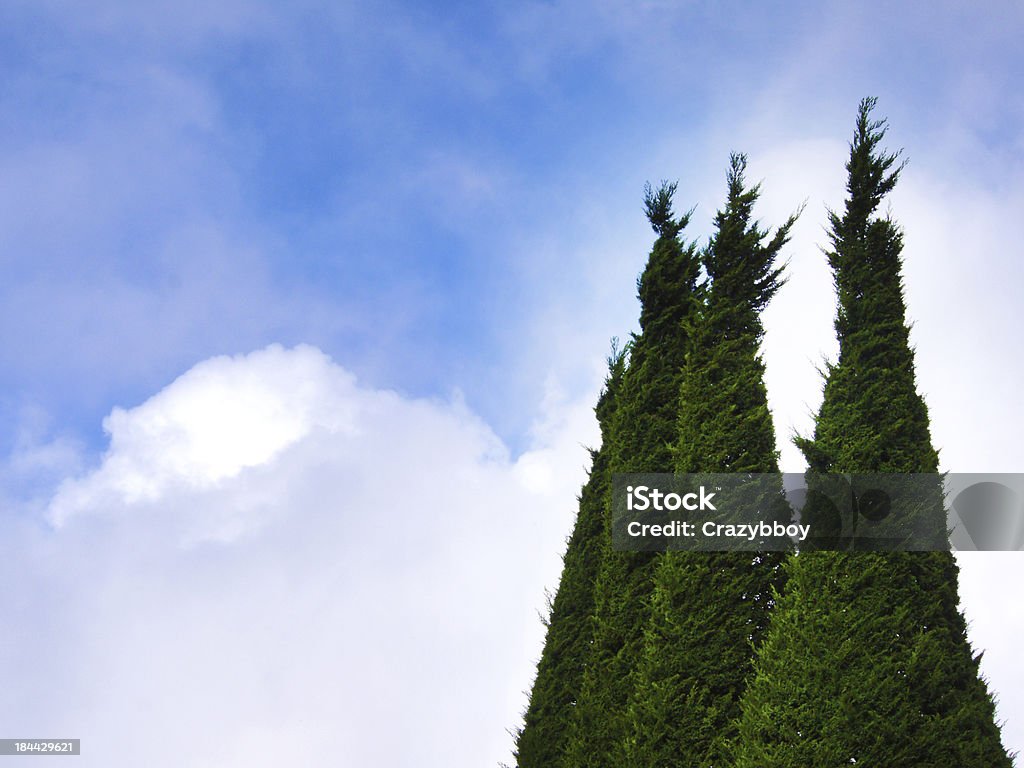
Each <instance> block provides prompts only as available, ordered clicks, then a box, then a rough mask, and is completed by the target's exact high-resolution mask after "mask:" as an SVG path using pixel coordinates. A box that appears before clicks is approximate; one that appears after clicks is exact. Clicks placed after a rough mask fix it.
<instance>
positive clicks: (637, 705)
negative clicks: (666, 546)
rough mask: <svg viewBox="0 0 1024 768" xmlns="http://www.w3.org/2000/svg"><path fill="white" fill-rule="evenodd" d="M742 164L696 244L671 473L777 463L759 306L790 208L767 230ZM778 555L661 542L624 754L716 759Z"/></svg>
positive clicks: (639, 762) (775, 276)
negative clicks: (699, 269)
mask: <svg viewBox="0 0 1024 768" xmlns="http://www.w3.org/2000/svg"><path fill="white" fill-rule="evenodd" d="M745 168H746V158H745V157H744V156H743V155H733V156H732V158H731V162H730V168H729V173H728V197H727V201H726V205H725V207H724V208H723V209H722V210H721V211H719V213H718V215H717V216H716V217H715V234H714V236H713V237H712V238H711V241H710V243H709V244H708V247H707V248H706V249H705V250H704V252H703V260H704V266H705V269H706V271H707V275H708V279H709V285H708V288H707V300H706V303H705V305H704V307H703V308H702V311H701V312H700V314H699V315H698V316H696V317H694V318H693V320H692V321H691V323H690V325H691V334H692V345H691V348H690V352H689V355H688V357H687V364H686V366H685V368H684V370H683V374H682V377H681V381H680V390H679V391H680V397H679V401H678V402H679V405H678V412H679V415H678V418H677V430H678V433H677V438H676V440H677V444H676V450H675V454H676V456H675V460H676V468H677V471H681V472H687V473H693V472H769V473H770V472H776V471H778V457H777V453H776V450H775V430H774V427H773V425H772V420H771V414H770V413H769V411H768V402H767V393H766V390H765V386H764V379H763V376H764V364H763V363H762V361H761V358H760V354H759V345H760V341H761V338H762V336H763V328H762V325H761V320H760V312H761V310H762V309H763V308H764V307H765V306H766V304H767V303H768V301H769V300H770V299H771V297H772V296H773V295H774V294H775V292H776V291H777V290H778V288H779V286H780V285H781V284H782V277H781V275H782V267H776V266H775V261H776V258H777V256H778V253H779V251H780V250H781V248H782V246H783V245H784V244H785V243H786V241H787V239H788V235H789V231H790V228H791V227H792V226H793V223H794V221H795V218H796V217H795V216H794V217H792V218H790V219H789V220H788V221H787V222H786V223H785V224H783V225H782V227H780V228H779V229H778V231H777V232H776V233H775V235H774V236H773V237H771V238H770V239H768V233H767V232H766V231H764V230H762V229H761V228H760V227H759V225H758V224H757V223H756V222H753V221H752V212H753V206H754V203H755V202H756V200H757V197H758V192H759V189H758V187H757V186H754V187H751V188H747V187H746V185H745V182H744V170H745ZM766 241H767V242H766ZM779 494H780V496H781V481H780V483H779ZM780 563H781V556H780V555H779V554H778V553H765V554H755V553H740V552H736V553H699V552H669V553H667V554H665V555H664V556H663V557H662V558H661V559H660V560H659V562H658V565H657V567H656V570H655V574H654V590H653V595H652V597H651V609H650V616H649V619H648V622H647V626H646V631H645V635H644V642H643V650H642V656H641V658H640V663H639V666H638V667H637V669H636V671H635V672H634V678H635V680H636V682H635V685H634V691H633V698H632V703H631V706H630V710H629V716H630V722H631V733H630V736H629V740H628V742H627V747H626V753H627V756H628V760H627V763H626V764H628V765H631V766H645V767H646V766H649V767H650V768H655V767H657V768H662V767H663V766H708V765H722V764H723V761H725V760H726V758H727V749H726V748H727V745H728V741H729V739H730V737H731V735H732V733H733V723H734V722H735V720H736V718H737V716H738V714H739V699H740V694H741V693H742V691H743V687H744V684H745V679H746V676H747V674H748V673H749V671H750V667H751V657H752V648H753V647H754V646H756V645H757V644H758V643H759V641H760V637H761V634H762V633H763V631H764V629H765V627H766V625H767V621H768V613H769V610H770V608H771V598H772V595H773V589H774V588H777V587H778V586H779V585H780V584H779V577H780V568H779V566H780Z"/></svg>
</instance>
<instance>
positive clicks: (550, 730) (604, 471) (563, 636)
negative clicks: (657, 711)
mask: <svg viewBox="0 0 1024 768" xmlns="http://www.w3.org/2000/svg"><path fill="white" fill-rule="evenodd" d="M624 371H625V356H624V354H623V352H622V351H620V350H618V349H617V348H616V347H613V348H612V354H611V356H610V357H609V358H608V376H607V378H606V380H605V386H604V390H603V391H602V392H601V395H600V397H599V398H598V401H597V407H596V408H595V409H594V410H595V413H596V414H597V421H598V424H599V425H600V428H601V446H600V447H599V448H598V449H597V450H591V458H592V465H591V469H590V476H589V477H588V479H587V482H586V484H585V485H584V486H583V490H582V492H581V494H580V499H579V512H578V513H577V516H576V525H575V526H574V528H573V532H572V536H571V537H570V538H569V543H568V546H567V548H566V551H565V556H564V558H563V561H564V565H563V568H562V577H561V580H560V582H559V586H558V592H557V593H556V594H555V597H554V599H553V600H552V602H551V606H550V613H549V616H548V622H547V623H548V630H547V636H546V639H545V642H544V650H543V652H542V653H541V657H540V661H539V662H538V664H537V677H536V678H535V680H534V683H533V690H532V692H531V694H530V702H529V705H528V707H527V709H526V713H525V716H524V722H523V727H522V728H521V729H520V731H519V734H518V737H517V739H516V753H515V756H516V763H517V765H518V766H519V768H553V767H555V766H559V765H561V764H562V762H561V761H562V757H563V755H564V753H565V749H566V744H567V741H568V737H569V722H570V719H571V718H572V716H573V711H574V707H575V705H576V701H577V699H578V698H579V693H580V687H581V685H582V683H583V662H584V659H585V658H586V654H587V652H588V650H589V647H590V642H591V639H592V635H593V614H594V588H595V585H596V583H597V575H598V572H599V571H600V565H601V557H602V555H603V554H604V551H605V546H604V537H605V536H606V525H605V512H604V510H605V498H606V496H607V494H608V493H609V489H610V486H611V473H610V471H609V469H610V464H611V428H612V422H613V419H614V416H615V410H616V403H617V400H618V397H619V390H620V388H621V386H622V378H623V373H624Z"/></svg>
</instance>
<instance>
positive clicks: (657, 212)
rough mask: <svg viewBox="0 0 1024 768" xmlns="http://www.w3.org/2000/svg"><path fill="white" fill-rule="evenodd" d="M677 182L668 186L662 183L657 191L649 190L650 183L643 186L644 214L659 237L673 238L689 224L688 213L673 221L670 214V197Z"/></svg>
mask: <svg viewBox="0 0 1024 768" xmlns="http://www.w3.org/2000/svg"><path fill="white" fill-rule="evenodd" d="M677 186H678V182H672V183H671V184H669V183H668V182H667V181H662V182H661V184H659V185H658V188H657V190H655V189H652V188H651V184H650V182H647V183H646V184H644V213H646V214H647V220H648V221H650V222H651V227H653V228H654V231H655V232H657V233H658V236H659V237H675V236H676V235H678V234H679V232H680V231H681V230H682V229H683V228H684V227H685V226H686V225H687V224H688V223H689V221H690V213H691V212H687V213H685V214H683V215H682V216H680V217H679V218H678V219H675V218H674V217H673V214H672V196H673V195H675V193H676V187H677Z"/></svg>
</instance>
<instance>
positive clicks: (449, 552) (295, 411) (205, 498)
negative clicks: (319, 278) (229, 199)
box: [0, 346, 596, 768]
mask: <svg viewBox="0 0 1024 768" xmlns="http://www.w3.org/2000/svg"><path fill="white" fill-rule="evenodd" d="M592 394H593V393H591V395H590V396H589V397H588V400H589V399H591V398H592ZM546 410H547V413H548V417H545V418H544V419H543V420H542V421H541V422H538V424H537V425H536V429H535V430H534V447H533V449H532V450H531V451H527V452H526V453H524V454H523V455H521V456H519V457H518V458H512V457H510V455H509V453H508V451H507V449H506V448H505V446H504V444H503V443H502V442H501V441H500V440H499V439H498V438H496V437H495V435H494V434H493V432H492V431H491V430H490V429H489V428H488V427H487V425H486V424H484V423H482V422H481V421H480V420H479V419H478V418H477V417H476V416H474V415H473V414H472V413H471V412H470V411H469V410H468V409H467V408H466V407H465V405H463V404H462V403H461V402H460V399H459V398H458V397H455V398H454V399H453V400H452V401H450V402H438V401H427V400H413V399H409V398H405V397H402V396H400V395H398V394H396V393H394V392H389V391H383V390H374V389H368V388H366V387H363V386H361V385H360V384H359V383H358V382H357V381H356V380H355V379H354V377H353V376H352V375H351V374H349V373H348V372H347V371H345V370H343V369H342V368H341V367H339V366H338V365H336V364H335V363H333V362H332V361H331V360H330V359H329V358H328V357H326V356H325V355H324V354H323V353H322V352H320V351H318V350H317V349H314V348H312V347H308V346H300V347H296V348H293V349H285V348H282V347H279V346H271V347H268V348H266V349H262V350H259V351H256V352H253V353H251V354H248V355H241V356H236V357H216V358H212V359H209V360H206V361H204V362H201V363H199V364H198V365H196V366H195V367H193V368H192V369H191V370H189V371H188V372H186V373H185V374H184V375H182V376H181V377H179V378H178V379H177V380H175V381H174V382H172V383H171V384H169V385H168V386H167V387H165V388H164V389H163V390H161V391H160V392H158V393H157V394H155V395H154V396H153V397H151V398H150V399H149V400H147V401H146V402H144V403H143V404H141V405H139V406H137V407H135V408H131V409H115V410H114V411H113V412H112V413H111V415H110V416H109V417H108V418H107V419H106V421H105V424H104V426H105V429H106V430H107V432H108V433H109V438H110V440H109V449H108V450H107V452H106V454H105V455H104V456H103V458H102V460H101V462H100V463H99V465H98V466H97V467H96V468H94V469H93V470H91V471H89V472H87V473H85V474H84V475H82V476H80V477H77V478H75V479H70V480H67V481H65V482H64V483H63V484H62V485H61V486H60V488H59V490H58V491H57V492H56V494H55V495H54V497H53V499H52V502H51V503H50V505H49V509H48V515H49V518H50V519H51V520H52V521H53V523H54V524H55V526H56V527H50V526H46V525H40V524H39V522H38V521H33V520H26V519H24V518H6V519H3V520H2V521H0V527H3V528H4V529H5V530H3V532H2V533H3V536H2V539H0V540H2V541H3V542H4V544H3V550H4V551H3V555H2V557H0V561H2V565H0V579H2V580H3V583H4V584H5V585H8V587H9V588H8V589H6V590H4V591H3V592H2V593H0V610H3V611H4V614H5V615H6V616H7V617H8V619H9V622H10V623H9V626H11V627H12V628H13V630H12V635H11V638H10V642H8V643H5V644H4V647H3V649H2V650H0V674H2V675H3V677H4V679H5V681H6V682H5V689H6V691H7V695H6V696H4V697H3V698H2V701H0V721H2V722H4V724H5V730H9V732H10V733H11V734H14V735H18V734H25V735H39V734H51V735H61V736H62V737H69V736H70V737H79V738H81V739H82V749H83V756H82V761H84V762H83V765H103V766H118V765H125V766H127V765H138V764H146V765H150V766H176V767H180V766H218V767H220V768H224V767H225V766H247V767H251V766H260V765H267V766H270V765H281V764H285V763H288V764H320V763H323V762H329V761H338V760H341V761H343V762H344V763H345V764H350V765H371V764H372V765H396V766H397V765H411V764H416V765H438V766H441V765H444V766H451V765H494V764H496V763H497V762H498V761H499V760H507V759H508V750H509V748H510V743H511V742H510V739H509V737H508V735H507V734H506V733H505V732H504V729H505V728H511V727H514V726H515V725H516V724H517V722H518V717H519V713H520V712H521V710H522V707H523V706H524V704H525V699H524V698H523V696H522V693H521V691H522V690H523V689H524V688H526V687H527V686H528V684H529V680H530V679H531V677H532V665H533V662H534V661H535V658H536V655H537V654H538V653H539V648H540V642H541V639H542V631H543V630H542V627H541V625H540V622H539V621H538V620H537V610H538V609H540V608H541V607H542V602H543V590H544V588H545V587H549V588H553V587H554V586H556V584H557V577H558V573H559V568H560V562H559V559H558V552H559V550H560V548H561V543H562V542H563V540H564V536H565V535H566V534H567V533H568V531H569V528H570V526H571V520H572V512H573V510H574V507H575V494H576V493H577V492H578V489H579V484H580V483H581V482H582V480H583V469H584V466H585V461H586V454H585V451H584V450H583V447H582V445H581V443H584V442H587V441H588V439H589V440H590V441H593V440H594V439H596V434H595V432H596V426H595V425H594V423H593V415H592V412H591V411H590V403H589V402H587V403H582V402H581V403H569V402H566V401H565V399H564V397H563V396H562V395H561V394H560V393H559V388H558V386H557V383H556V382H552V383H551V384H550V386H549V397H548V405H547V409H546Z"/></svg>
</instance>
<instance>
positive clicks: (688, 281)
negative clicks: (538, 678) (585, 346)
mask: <svg viewBox="0 0 1024 768" xmlns="http://www.w3.org/2000/svg"><path fill="white" fill-rule="evenodd" d="M675 189H676V185H675V184H664V183H663V184H662V185H661V186H660V187H659V188H658V189H657V190H652V189H651V188H650V187H648V188H647V190H646V194H645V200H644V204H645V209H646V213H647V217H648V219H649V220H650V223H651V226H652V227H653V228H654V231H655V232H656V233H657V236H658V237H657V240H656V241H655V243H654V247H653V249H652V251H651V254H650V257H649V259H648V261H647V265H646V267H645V268H644V271H643V274H642V275H641V276H640V279H639V280H638V282H637V292H638V294H639V298H640V306H641V309H640V334H639V335H638V336H636V337H634V339H633V341H632V344H631V347H630V358H629V366H628V368H627V370H626V373H625V375H624V376H623V381H622V390H621V397H620V399H619V405H618V408H617V409H616V413H615V419H614V426H613V429H612V438H613V444H614V448H613V453H612V471H613V472H630V473H632V472H671V471H672V468H673V458H672V446H673V444H674V443H675V437H676V420H677V413H676V410H677V403H678V394H679V386H680V378H681V373H682V369H683V364H684V362H685V358H686V352H687V350H688V347H689V342H688V334H687V330H686V329H687V328H688V326H689V324H690V320H691V317H692V316H693V314H694V312H695V310H696V307H697V306H698V303H699V293H698V286H697V281H698V277H699V273H700V260H699V256H698V253H697V249H696V248H695V247H694V246H693V245H692V244H686V243H684V242H683V241H682V239H681V232H682V230H683V228H684V227H685V226H686V224H687V223H688V221H689V214H685V215H683V216H681V217H678V218H677V217H676V216H675V215H674V214H673V212H672V197H673V194H674V193H675ZM606 509H610V503H607V506H606ZM605 523H606V535H605V536H604V538H603V542H604V546H605V547H606V551H605V554H604V557H603V559H602V561H601V573H600V575H599V577H598V583H597V597H596V605H595V618H594V640H593V645H592V647H591V651H590V653H589V655H588V658H587V666H586V670H585V673H584V680H583V689H582V692H581V695H580V699H579V702H578V705H577V707H576V709H575V717H574V720H573V729H572V737H571V740H570V745H569V752H568V757H567V760H566V762H565V765H568V766H572V767H573V768H583V767H584V766H586V767H587V768H591V767H596V766H609V767H611V766H615V767H617V766H621V765H622V764H623V759H624V754H623V749H624V746H625V742H626V736H627V734H628V732H629V720H628V715H627V705H628V702H629V698H630V692H631V686H632V679H633V674H634V670H635V668H636V666H637V664H638V662H639V657H640V652H641V648H642V642H643V628H644V625H645V624H646V618H647V604H648V600H649V596H650V592H651V585H652V573H653V566H654V563H655V562H656V557H655V556H654V555H652V554H650V553H636V552H618V551H615V550H613V549H612V545H611V535H610V525H611V523H610V519H608V513H607V512H606V521H605Z"/></svg>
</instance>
